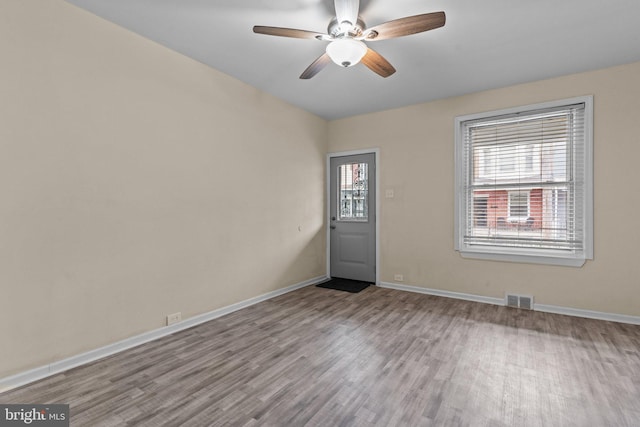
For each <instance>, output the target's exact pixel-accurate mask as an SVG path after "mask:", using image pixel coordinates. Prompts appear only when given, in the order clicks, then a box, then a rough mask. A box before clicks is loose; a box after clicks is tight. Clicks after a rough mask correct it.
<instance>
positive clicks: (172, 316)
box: [167, 312, 182, 326]
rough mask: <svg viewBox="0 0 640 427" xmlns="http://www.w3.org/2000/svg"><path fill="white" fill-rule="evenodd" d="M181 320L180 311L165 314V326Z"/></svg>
mask: <svg viewBox="0 0 640 427" xmlns="http://www.w3.org/2000/svg"><path fill="white" fill-rule="evenodd" d="M181 320H182V313H180V312H178V313H173V314H169V315H167V326H169V325H173V324H174V323H178V322H179V321H181Z"/></svg>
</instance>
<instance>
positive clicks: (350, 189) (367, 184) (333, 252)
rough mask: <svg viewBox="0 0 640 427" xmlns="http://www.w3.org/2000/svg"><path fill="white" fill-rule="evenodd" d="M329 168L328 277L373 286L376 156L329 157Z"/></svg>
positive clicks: (374, 273) (374, 275) (374, 266)
mask: <svg viewBox="0 0 640 427" xmlns="http://www.w3.org/2000/svg"><path fill="white" fill-rule="evenodd" d="M329 166H330V168H329V169H330V178H329V185H330V186H331V187H330V191H329V196H330V201H329V215H330V218H329V227H330V232H329V240H330V243H329V248H330V249H329V250H330V265H329V268H330V270H331V277H341V278H344V279H353V280H361V281H366V282H371V283H375V281H376V216H375V213H376V209H375V206H376V199H375V197H376V191H375V186H376V182H375V176H376V174H375V155H374V154H373V153H368V154H356V155H351V156H344V157H332V158H331V160H330V165H329Z"/></svg>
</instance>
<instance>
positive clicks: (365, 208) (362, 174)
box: [338, 163, 369, 221]
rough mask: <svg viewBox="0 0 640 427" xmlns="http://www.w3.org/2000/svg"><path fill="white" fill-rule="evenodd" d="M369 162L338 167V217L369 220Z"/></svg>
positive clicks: (344, 219)
mask: <svg viewBox="0 0 640 427" xmlns="http://www.w3.org/2000/svg"><path fill="white" fill-rule="evenodd" d="M368 166H369V165H368V164H367V163H348V164H346V165H341V166H340V167H339V168H338V174H339V176H338V182H339V185H340V187H339V191H338V195H339V197H340V200H339V201H338V204H339V206H340V209H339V210H338V219H339V220H340V221H367V219H368V218H369V205H368V200H369V179H368V171H369V169H368Z"/></svg>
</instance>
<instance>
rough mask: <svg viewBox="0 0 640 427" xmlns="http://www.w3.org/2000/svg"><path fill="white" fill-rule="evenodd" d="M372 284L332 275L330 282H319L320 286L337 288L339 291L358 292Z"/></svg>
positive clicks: (318, 285)
mask: <svg viewBox="0 0 640 427" xmlns="http://www.w3.org/2000/svg"><path fill="white" fill-rule="evenodd" d="M369 285H371V283H368V282H361V281H359V280H351V279H341V278H340V277H332V278H331V280H329V281H328V282H323V283H320V284H317V285H316V286H317V287H319V288H326V289H335V290H337V291H345V292H351V293H352V294H357V293H358V292H360V291H361V290H363V289H365V288H366V287H367V286H369Z"/></svg>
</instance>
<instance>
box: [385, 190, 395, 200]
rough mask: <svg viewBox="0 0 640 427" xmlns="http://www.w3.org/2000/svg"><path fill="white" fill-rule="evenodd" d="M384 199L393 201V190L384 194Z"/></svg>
mask: <svg viewBox="0 0 640 427" xmlns="http://www.w3.org/2000/svg"><path fill="white" fill-rule="evenodd" d="M384 197H386V198H387V199H393V189H390V190H386V191H385V192H384Z"/></svg>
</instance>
